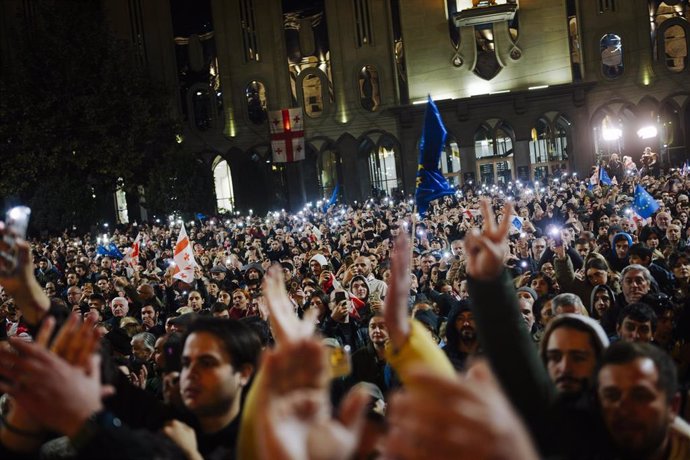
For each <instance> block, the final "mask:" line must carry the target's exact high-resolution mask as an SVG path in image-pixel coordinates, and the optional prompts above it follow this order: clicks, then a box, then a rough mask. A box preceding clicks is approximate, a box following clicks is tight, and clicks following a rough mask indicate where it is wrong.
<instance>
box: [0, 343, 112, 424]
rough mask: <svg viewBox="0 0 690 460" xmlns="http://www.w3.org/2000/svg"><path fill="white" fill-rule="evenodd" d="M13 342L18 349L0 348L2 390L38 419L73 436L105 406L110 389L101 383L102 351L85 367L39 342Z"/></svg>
mask: <svg viewBox="0 0 690 460" xmlns="http://www.w3.org/2000/svg"><path fill="white" fill-rule="evenodd" d="M10 343H11V345H12V347H13V348H14V349H15V351H12V350H0V376H2V377H4V378H5V380H4V381H3V382H0V392H3V393H9V394H10V396H12V398H14V400H15V401H16V402H17V403H18V404H19V405H20V406H21V407H22V408H23V409H24V410H25V411H26V413H27V414H29V415H30V416H31V417H32V418H33V419H34V420H35V421H36V422H38V423H40V424H41V425H42V426H44V427H46V428H47V429H49V430H51V431H54V432H57V433H62V434H65V435H67V436H73V435H75V434H76V433H77V432H78V431H79V430H80V429H81V427H82V425H83V424H84V423H85V422H86V420H87V419H88V418H89V417H90V416H91V414H93V413H94V412H97V411H99V410H101V409H102V408H103V403H102V402H101V398H102V397H103V396H104V395H105V394H107V391H106V389H105V388H104V387H103V386H102V385H101V379H100V356H99V355H96V354H94V355H91V356H90V357H89V362H88V366H87V368H86V369H82V368H79V367H76V366H72V365H70V364H69V363H68V362H67V361H65V360H64V359H62V358H60V357H59V356H57V355H56V354H54V353H52V352H50V351H49V350H47V349H45V348H44V347H43V346H42V345H41V344H39V343H25V342H23V341H21V340H17V339H10ZM110 391H111V389H110Z"/></svg>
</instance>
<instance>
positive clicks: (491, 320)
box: [465, 202, 608, 458]
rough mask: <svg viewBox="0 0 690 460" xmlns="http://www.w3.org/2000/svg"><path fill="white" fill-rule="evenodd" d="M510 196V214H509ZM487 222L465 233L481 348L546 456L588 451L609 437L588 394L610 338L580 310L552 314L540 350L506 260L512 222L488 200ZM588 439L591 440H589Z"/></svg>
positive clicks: (586, 454)
mask: <svg viewBox="0 0 690 460" xmlns="http://www.w3.org/2000/svg"><path fill="white" fill-rule="evenodd" d="M511 213H512V206H511V205H510V204H506V206H505V209H504V210H503V214H504V215H511ZM482 216H483V218H484V229H483V231H482V233H481V234H480V233H479V232H478V231H476V230H475V231H472V232H469V233H468V234H467V236H466V237H465V252H466V254H467V274H468V275H469V278H468V287H469V291H470V298H471V299H472V312H473V314H474V319H475V321H476V324H477V335H478V337H479V342H480V345H481V348H482V352H483V354H484V355H485V356H486V357H487V358H488V359H489V361H490V363H491V365H492V368H493V369H494V370H495V372H496V375H497V377H498V379H499V381H500V382H501V385H502V387H503V388H504V389H505V391H506V393H507V395H508V397H509V399H510V400H511V402H512V403H513V405H514V407H515V408H516V409H517V411H518V412H519V413H520V414H521V416H522V418H523V420H525V422H526V424H527V426H528V427H529V430H530V432H531V434H532V436H533V438H534V440H535V441H536V442H537V444H538V445H539V448H540V450H541V454H542V457H550V456H560V457H563V458H588V457H589V456H591V455H593V454H595V453H597V452H599V451H600V450H601V446H604V445H605V444H606V441H605V438H604V436H603V435H604V433H603V430H602V429H601V428H600V427H599V425H598V423H597V421H598V414H597V413H596V409H595V407H593V405H592V404H591V402H590V400H589V398H588V392H587V390H588V389H589V388H591V382H592V380H593V376H594V370H595V367H596V364H597V359H598V357H599V356H600V355H601V352H602V351H603V350H604V349H605V348H606V347H607V346H608V339H607V337H606V334H605V333H604V331H603V330H602V328H601V326H600V325H599V324H597V323H596V322H595V321H594V320H592V319H590V318H588V317H585V316H582V315H572V314H563V315H560V316H558V317H555V318H553V319H552V320H551V321H550V323H549V325H548V327H547V328H546V330H545V332H544V335H543V337H542V339H541V342H540V346H541V353H539V354H538V353H536V351H535V347H534V342H533V339H532V337H531V335H530V334H529V332H528V331H527V330H526V328H525V326H524V323H525V321H524V319H523V318H522V315H521V313H520V308H519V304H518V298H517V295H516V292H515V288H514V285H513V283H512V281H513V280H512V278H511V276H510V274H509V273H508V272H507V271H505V270H504V268H503V260H505V257H506V251H507V244H506V243H507V239H508V234H509V231H510V222H509V221H508V220H503V221H502V222H501V224H500V225H497V224H496V223H495V218H494V215H493V212H492V211H491V208H490V205H489V203H488V202H483V203H482ZM583 439H586V440H587V442H583Z"/></svg>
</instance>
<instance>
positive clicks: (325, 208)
mask: <svg viewBox="0 0 690 460" xmlns="http://www.w3.org/2000/svg"><path fill="white" fill-rule="evenodd" d="M339 191H340V184H339V183H337V182H336V184H335V188H334V189H333V193H332V194H331V199H330V200H328V202H327V203H325V204H324V205H323V212H326V211H328V209H329V208H330V207H331V206H333V205H334V204H335V202H336V201H337V200H338V192H339Z"/></svg>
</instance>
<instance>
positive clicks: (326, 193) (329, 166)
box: [318, 148, 340, 199]
mask: <svg viewBox="0 0 690 460" xmlns="http://www.w3.org/2000/svg"><path fill="white" fill-rule="evenodd" d="M339 161H340V156H339V155H338V152H337V151H335V150H333V149H331V148H326V149H325V150H324V151H323V152H321V155H320V156H319V160H318V167H319V186H320V188H321V198H324V199H329V198H330V196H331V194H332V193H333V189H334V188H335V185H336V184H337V183H338V163H339Z"/></svg>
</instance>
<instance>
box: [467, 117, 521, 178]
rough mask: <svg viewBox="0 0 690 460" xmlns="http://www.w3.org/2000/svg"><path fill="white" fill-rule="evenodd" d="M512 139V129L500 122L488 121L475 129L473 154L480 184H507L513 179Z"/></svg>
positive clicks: (513, 136)
mask: <svg viewBox="0 0 690 460" xmlns="http://www.w3.org/2000/svg"><path fill="white" fill-rule="evenodd" d="M491 126H493V128H492V127H491ZM514 138H515V135H514V133H513V129H512V128H511V127H510V126H509V125H508V124H507V123H505V122H503V121H500V120H499V121H497V120H490V121H488V122H487V123H483V124H482V125H481V126H480V127H479V128H478V129H477V131H476V132H475V134H474V153H475V156H476V159H477V162H476V164H477V177H478V178H479V180H480V182H482V183H484V184H495V183H502V184H507V183H508V182H509V181H511V180H512V179H513V169H514V165H513V156H514V155H513V142H514Z"/></svg>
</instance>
